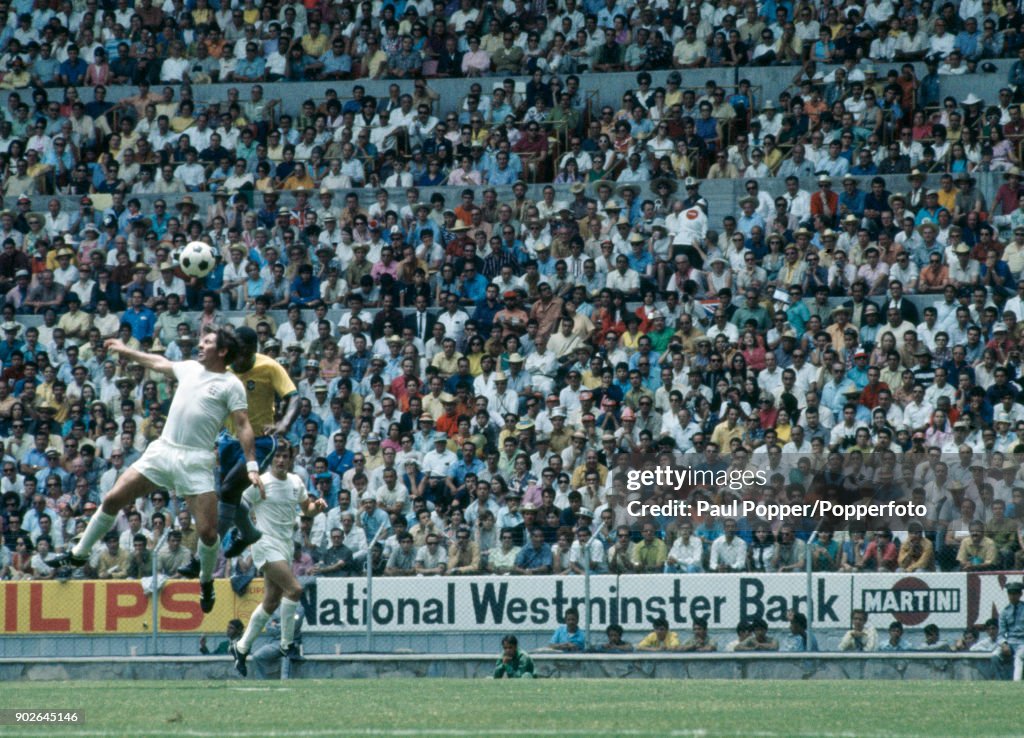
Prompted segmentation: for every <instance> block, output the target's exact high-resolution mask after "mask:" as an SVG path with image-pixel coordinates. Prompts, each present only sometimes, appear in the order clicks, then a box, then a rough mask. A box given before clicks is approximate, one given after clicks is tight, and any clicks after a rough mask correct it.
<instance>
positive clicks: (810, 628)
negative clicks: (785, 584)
mask: <svg viewBox="0 0 1024 738" xmlns="http://www.w3.org/2000/svg"><path fill="white" fill-rule="evenodd" d="M819 525H820V524H819ZM817 538H818V529H817V528H815V529H814V530H813V531H812V532H811V537H810V538H808V539H807V543H806V545H805V546H804V566H805V567H806V569H807V643H808V644H809V643H811V639H812V638H814V600H813V597H814V582H813V581H812V580H813V570H814V567H813V566H812V562H811V553H812V552H811V546H813V545H814V541H816V540H817Z"/></svg>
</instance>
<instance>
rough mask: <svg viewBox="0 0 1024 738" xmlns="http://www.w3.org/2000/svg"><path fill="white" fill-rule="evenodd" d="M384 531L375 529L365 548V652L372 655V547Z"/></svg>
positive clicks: (382, 527)
mask: <svg viewBox="0 0 1024 738" xmlns="http://www.w3.org/2000/svg"><path fill="white" fill-rule="evenodd" d="M383 531H384V526H383V525H382V526H380V527H379V528H377V532H376V533H374V534H373V540H372V541H370V543H369V544H367V547H366V652H367V653H373V547H374V546H375V545H377V539H379V538H380V534H381V533H382V532H383Z"/></svg>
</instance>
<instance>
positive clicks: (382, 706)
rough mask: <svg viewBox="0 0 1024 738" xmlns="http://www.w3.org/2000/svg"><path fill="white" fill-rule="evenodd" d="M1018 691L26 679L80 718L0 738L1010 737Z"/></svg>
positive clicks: (982, 687)
mask: <svg viewBox="0 0 1024 738" xmlns="http://www.w3.org/2000/svg"><path fill="white" fill-rule="evenodd" d="M1021 696H1022V694H1021V685H1020V684H1019V683H1017V684H1015V683H1007V682H1001V683H992V682H925V681H920V682H917V681H915V682H893V681H877V682H865V681H842V682H839V681H832V682H830V681H762V682H756V681H711V680H709V681H696V680H680V681H676V680H668V679H657V680H636V679H631V680H612V679H601V680H582V679H581V680H548V679H543V680H540V679H538V680H526V681H514V682H507V681H500V682H496V681H491V680H444V679H416V680H413V679H384V680H373V681H370V680H346V681H343V680H318V681H313V680H293V681H287V682H281V681H254V680H231V681H227V682H185V681H182V682H173V683H172V682H64V683H54V682H30V683H6V684H4V685H3V687H2V688H0V708H6V709H25V708H31V709H50V710H54V709H82V710H84V711H85V721H84V724H80V725H76V726H70V725H69V726H48V727H47V726H32V727H30V726H24V727H15V726H11V725H5V726H0V736H41V735H53V736H65V737H66V738H72V737H74V736H132V737H139V738H142V737H150V736H154V737H155V736H178V737H181V736H184V737H190V736H194V737H197V738H198V737H201V736H211V737H214V736H216V737H218V738H248V737H249V736H252V737H253V738H274V737H275V736H277V737H285V736H288V737H291V736H294V737H295V738H299V737H300V736H339V737H340V738H346V737H347V736H353V737H355V736H390V735H400V736H481V737H491V736H516V737H517V738H521V737H522V736H531V735H541V736H553V737H554V736H652V737H657V736H673V735H675V736H743V737H754V736H766V737H767V736H778V737H779V738H799V737H802V736H807V737H808V738H811V737H814V738H830V737H832V736H844V737H845V736H849V737H851V738H862V737H871V736H877V738H904V737H905V738H911V737H913V738H918V737H922V738H923V737H927V738H938V737H939V736H971V737H972V738H978V737H980V736H1007V737H1009V736H1020V735H1022V734H1024V732H1022V730H1021V727H1020V725H1021V724H1020V706H1021V704H1022V703H1021Z"/></svg>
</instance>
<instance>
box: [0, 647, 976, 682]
mask: <svg viewBox="0 0 1024 738" xmlns="http://www.w3.org/2000/svg"><path fill="white" fill-rule="evenodd" d="M533 659H534V664H535V666H536V669H537V676H538V677H543V678H549V679H572V678H587V679H604V678H607V679H623V678H630V679H758V680H763V679H871V680H878V679H891V680H922V679H927V680H935V681H981V680H986V679H990V678H991V676H990V673H991V672H990V669H989V657H988V656H987V655H986V654H978V655H975V654H955V655H953V654H951V655H949V656H945V657H941V656H934V655H932V654H892V655H889V654H876V655H873V656H863V655H859V654H813V655H810V656H805V655H803V654H776V655H772V656H766V655H764V654H714V655H703V654H702V655H690V654H687V655H681V654H664V655H661V654H650V655H645V656H643V657H638V656H637V655H635V654H622V655H609V656H606V655H599V654H585V655H565V654H554V653H535V654H533ZM495 660H496V656H495V655H494V654H466V655H463V656H440V657H429V656H412V655H409V656H401V655H387V656H382V655H370V656H312V657H309V658H308V660H307V661H306V662H305V663H302V664H295V665H293V666H292V668H291V678H293V679H379V678H384V677H442V678H459V679H473V678H475V679H480V678H488V677H490V676H491V674H492V672H493V670H494V664H495ZM233 678H236V675H235V673H234V669H233V668H232V664H231V661H230V659H228V658H227V657H217V656H214V657H209V658H145V657H140V658H119V659H26V660H12V659H3V660H0V681H8V680H12V681H13V680H19V681H45V680H85V681H95V680H101V679H124V680H139V679H166V680H169V681H170V680H177V679H190V680H196V679H217V680H221V679H233Z"/></svg>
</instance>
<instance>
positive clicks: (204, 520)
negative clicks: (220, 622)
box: [188, 490, 220, 612]
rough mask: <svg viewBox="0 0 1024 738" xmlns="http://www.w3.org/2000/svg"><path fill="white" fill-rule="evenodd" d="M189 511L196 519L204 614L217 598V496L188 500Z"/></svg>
mask: <svg viewBox="0 0 1024 738" xmlns="http://www.w3.org/2000/svg"><path fill="white" fill-rule="evenodd" d="M188 509H189V511H190V512H191V513H192V516H193V517H194V518H195V519H196V533H198V534H199V543H198V544H197V546H196V549H197V550H196V558H198V559H199V588H200V591H201V593H202V596H201V598H200V600H199V606H200V608H201V609H202V611H203V612H211V611H212V610H213V605H214V601H215V600H216V596H215V594H214V590H213V569H214V567H215V566H216V565H217V552H218V550H219V549H220V545H219V543H220V536H218V535H217V494H216V493H215V492H214V491H212V490H211V491H209V492H203V493H202V494H198V495H192V496H190V497H189V498H188Z"/></svg>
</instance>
